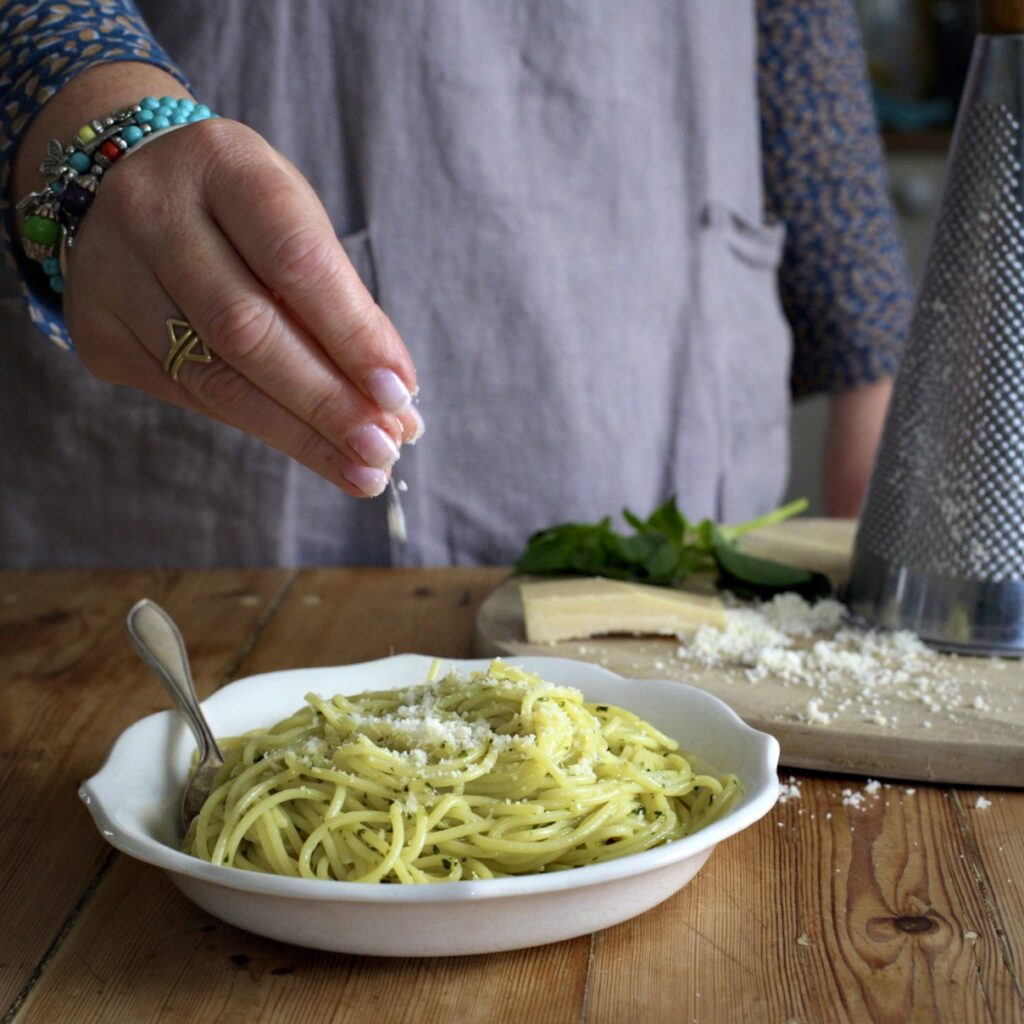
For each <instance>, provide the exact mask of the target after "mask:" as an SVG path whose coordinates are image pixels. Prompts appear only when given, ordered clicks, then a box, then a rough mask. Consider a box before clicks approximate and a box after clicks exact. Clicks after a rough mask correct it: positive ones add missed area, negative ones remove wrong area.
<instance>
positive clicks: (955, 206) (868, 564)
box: [846, 0, 1024, 655]
mask: <svg viewBox="0 0 1024 1024" xmlns="http://www.w3.org/2000/svg"><path fill="white" fill-rule="evenodd" d="M982 27H983V33H982V34H981V35H979V36H978V38H977V40H976V41H975V45H974V53H973V57H972V60H971V69H970V73H969V75H968V79H967V85H966V87H965V91H964V95H963V99H962V101H961V104H960V113H959V115H958V117H957V124H956V130H955V132H954V135H953V144H952V149H951V155H950V161H949V166H948V169H947V172H946V181H945V185H944V188H943V195H942V202H941V205H940V207H939V212H938V217H937V219H936V221H935V224H934V226H933V228H932V236H931V240H930V242H929V247H928V255H927V259H926V262H925V270H924V276H923V280H922V284H921V290H920V293H919V295H918V300H917V306H916V308H915V311H914V317H913V320H912V323H911V328H910V338H909V340H908V343H907V350H906V354H905V356H904V358H903V362H902V364H901V366H900V370H899V374H898V376H897V378H896V385H895V388H894V391H893V398H892V403H891V405H890V408H889V414H888V417H887V419H886V424H885V430H884V432H883V435H882V442H881V446H880V449H879V454H878V460H877V462H876V464H875V469H874V472H873V474H872V478H871V484H870V487H869V490H868V496H867V501H866V504H865V507H864V511H863V514H862V516H861V522H860V528H859V530H858V532H857V540H856V544H855V548H854V559H853V567H852V573H851V578H850V583H849V585H848V589H847V593H846V598H847V602H848V604H849V605H850V607H851V609H852V610H853V612H854V613H855V614H857V615H859V616H861V617H862V618H864V619H867V620H868V621H870V622H873V623H876V624H878V625H882V626H887V627H891V628H901V629H911V630H914V631H915V632H916V633H917V634H918V635H919V636H921V638H922V639H924V640H926V641H928V642H930V643H932V644H934V645H936V646H939V647H942V648H945V649H950V650H956V651H961V652H964V653H971V654H1009V655H1024V3H1020V2H1010V0H1004V2H1001V3H1000V2H992V3H988V4H982Z"/></svg>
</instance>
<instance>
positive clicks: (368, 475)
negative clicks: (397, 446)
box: [341, 462, 388, 498]
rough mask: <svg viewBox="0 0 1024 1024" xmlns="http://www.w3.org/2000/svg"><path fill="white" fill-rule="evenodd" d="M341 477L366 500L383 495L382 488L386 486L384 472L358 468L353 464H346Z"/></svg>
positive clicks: (385, 474) (386, 479)
mask: <svg viewBox="0 0 1024 1024" xmlns="http://www.w3.org/2000/svg"><path fill="white" fill-rule="evenodd" d="M341 475H342V476H343V477H344V478H345V479H346V480H347V481H348V482H349V483H350V484H351V485H352V486H353V487H356V488H358V489H359V490H360V491H362V492H363V494H365V495H366V496H367V497H368V498H376V497H377V495H378V494H383V493H384V488H385V487H387V485H388V475H387V473H385V472H384V470H382V469H371V468H370V467H369V466H360V465H358V463H355V462H346V464H345V466H344V467H343V468H342V471H341Z"/></svg>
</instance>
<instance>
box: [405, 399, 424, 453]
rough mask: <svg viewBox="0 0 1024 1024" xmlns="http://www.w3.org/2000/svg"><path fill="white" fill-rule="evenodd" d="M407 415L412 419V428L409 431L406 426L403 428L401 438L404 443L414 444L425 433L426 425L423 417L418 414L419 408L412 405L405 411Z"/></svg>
mask: <svg viewBox="0 0 1024 1024" xmlns="http://www.w3.org/2000/svg"><path fill="white" fill-rule="evenodd" d="M406 416H408V417H409V418H410V419H412V421H413V428H412V430H411V431H410V430H409V428H408V427H405V428H404V429H403V435H402V440H403V441H404V442H405V443H406V444H415V443H416V442H417V441H418V440H419V439H420V438H421V437H422V436H423V434H424V433H425V431H426V429H427V425H426V424H425V423H424V422H423V417H422V416H421V415H420V411H419V409H417V408H416V407H415V406H412V407H411V408H410V409H409V410H408V411H407V412H406Z"/></svg>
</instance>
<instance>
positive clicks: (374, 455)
mask: <svg viewBox="0 0 1024 1024" xmlns="http://www.w3.org/2000/svg"><path fill="white" fill-rule="evenodd" d="M348 443H349V444H350V445H352V449H353V451H355V452H357V453H358V455H359V457H360V458H361V459H362V460H363V461H364V462H366V463H367V464H368V465H370V466H379V467H380V468H381V469H388V468H389V467H391V466H393V465H394V464H395V463H396V462H397V461H398V456H399V455H400V454H401V453H400V452H399V451H398V445H397V444H395V442H394V441H392V440H391V435H390V434H389V433H388V432H387V431H386V430H382V429H381V428H380V427H378V426H377V424H376V423H365V424H363V426H361V427H359V428H357V429H356V430H353V431H352V433H351V434H349V435H348Z"/></svg>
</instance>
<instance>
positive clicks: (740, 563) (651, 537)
mask: <svg viewBox="0 0 1024 1024" xmlns="http://www.w3.org/2000/svg"><path fill="white" fill-rule="evenodd" d="M806 507H807V502H806V500H804V499H801V500H800V501H794V502H791V503H790V504H789V505H784V506H783V507H782V508H779V509H776V510H775V511H774V512H770V513H768V515H766V516H761V517H760V518H758V519H752V520H751V521H750V522H747V523H739V524H737V525H734V526H719V525H718V524H716V523H714V522H712V521H711V520H710V519H702V520H701V521H700V522H695V523H691V522H690V521H689V520H687V518H686V517H685V516H684V515H683V514H682V513H681V512H680V511H679V508H678V507H677V505H676V500H675V498H670V499H669V500H668V501H666V502H665V504H664V505H661V506H659V507H658V508H656V509H655V510H654V511H653V512H652V513H651V514H650V515H649V516H648V517H647V518H646V519H641V518H640V517H639V516H636V515H634V514H633V513H632V512H630V511H629V509H624V510H623V513H622V514H623V518H624V519H625V520H626V522H627V523H628V524H629V525H630V526H631V527H632V528H633V531H634V532H633V533H632V534H628V535H627V534H622V533H618V532H616V531H615V530H613V529H612V524H611V519H610V517H607V516H606V517H605V518H604V519H602V520H601V521H600V522H598V523H563V524H561V525H560V526H552V527H551V528H550V529H547V530H541V531H540V532H539V533H536V534H534V535H533V536H532V537H531V538H530V540H529V543H528V544H527V546H526V550H525V551H524V552H523V553H522V555H521V556H520V557H519V561H518V562H516V569H517V570H518V571H519V572H523V573H532V574H534V575H538V576H547V575H566V574H569V575H578V576H607V577H610V578H611V579H618V580H635V581H637V582H639V583H651V584H655V585H657V586H664V587H671V586H675V585H676V584H678V583H681V582H682V581H683V580H684V579H686V577H687V576H689V575H690V574H691V573H694V572H701V571H710V572H714V573H715V574H716V583H717V585H718V586H719V587H722V588H724V589H726V590H731V591H733V592H734V593H735V594H737V595H739V596H741V597H758V598H770V597H771V596H772V595H774V594H777V593H779V592H781V591H784V590H792V591H796V592H797V593H798V594H800V595H802V596H803V597H805V598H807V599H809V600H815V599H817V598H819V597H826V596H827V595H828V594H829V593H831V589H832V588H831V585H830V584H829V581H828V579H827V577H825V576H823V575H822V574H821V573H816V572H811V571H809V570H806V569H797V568H794V567H793V566H788V565H782V564H781V563H779V562H773V561H770V560H769V559H766V558H756V557H754V556H753V555H747V554H744V553H743V552H742V551H741V550H740V549H739V546H738V541H739V538H740V537H742V536H743V535H744V534H746V533H749V532H750V531H751V530H756V529H759V528H760V527H762V526H767V525H768V524H769V523H777V522H781V521H782V520H784V519H788V518H790V517H791V516H794V515H798V514H799V513H801V512H803V510H804V509H805V508H806Z"/></svg>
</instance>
